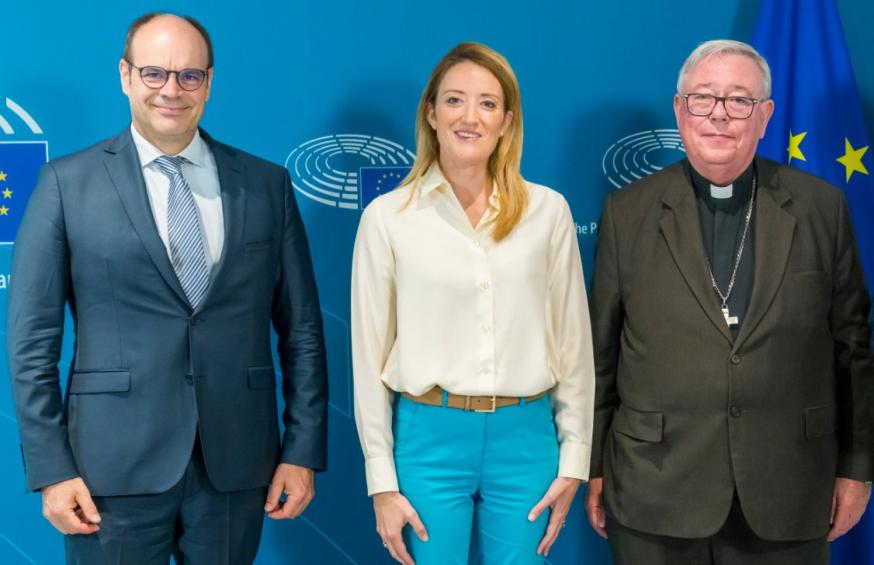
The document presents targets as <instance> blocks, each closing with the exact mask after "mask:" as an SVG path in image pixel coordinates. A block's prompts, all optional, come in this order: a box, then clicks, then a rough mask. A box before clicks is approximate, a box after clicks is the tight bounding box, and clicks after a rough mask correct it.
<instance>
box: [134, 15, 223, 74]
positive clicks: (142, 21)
mask: <svg viewBox="0 0 874 565" xmlns="http://www.w3.org/2000/svg"><path fill="white" fill-rule="evenodd" d="M175 15H176V14H171V13H169V12H149V13H148V14H143V15H142V16H140V17H138V18H137V19H135V20H134V21H133V22H131V24H130V27H128V28H127V35H126V36H125V38H124V52H123V53H122V54H121V57H122V59H124V60H125V61H128V62H130V57H131V54H130V47H131V43H132V42H133V39H134V35H136V33H137V31H139V29H140V28H141V27H143V26H144V25H146V24H147V23H149V22H150V21H152V20H153V19H155V18H157V17H158V16H175ZM178 17H180V18H182V19H183V20H185V21H186V22H188V23H189V24H191V26H192V27H194V29H196V30H197V31H198V33H200V35H201V37H203V40H204V41H205V42H206V54H207V64H206V68H207V69H211V68H212V63H213V60H212V40H210V38H209V33H207V31H206V28H205V27H203V24H201V23H200V22H199V21H197V20H196V19H195V18H193V17H191V16H178Z"/></svg>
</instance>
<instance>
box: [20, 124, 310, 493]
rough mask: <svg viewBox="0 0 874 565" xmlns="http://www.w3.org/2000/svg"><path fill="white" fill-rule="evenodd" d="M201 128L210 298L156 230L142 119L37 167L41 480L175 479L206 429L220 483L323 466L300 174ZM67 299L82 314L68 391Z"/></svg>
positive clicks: (151, 486)
mask: <svg viewBox="0 0 874 565" xmlns="http://www.w3.org/2000/svg"><path fill="white" fill-rule="evenodd" d="M202 135H203V137H204V139H205V140H206V141H207V143H208V144H209V146H210V148H211V149H212V152H213V155H214V157H215V162H216V165H217V168H218V176H219V182H220V184H221V195H222V208H223V211H224V224H225V241H224V247H223V251H222V255H221V258H220V260H219V262H218V264H217V265H216V268H215V270H214V271H213V274H212V277H211V280H210V286H209V290H208V292H207V294H206V296H205V297H204V299H203V300H202V302H201V305H200V306H199V307H198V308H197V309H196V310H192V308H191V306H190V305H189V304H188V301H187V300H186V297H185V294H184V292H183V291H182V288H181V286H180V285H179V281H178V280H177V278H176V275H175V273H174V271H173V267H172V265H171V263H170V260H169V258H168V256H167V251H166V248H165V247H164V245H163V243H162V241H161V239H160V237H159V235H158V231H157V228H156V227H155V223H154V220H153V214H152V211H151V207H150V205H149V200H148V195H147V192H146V186H145V182H144V180H143V175H142V170H141V167H140V163H139V157H138V155H137V152H136V148H135V145H134V143H133V139H132V138H131V135H130V131H129V129H126V130H125V131H124V133H122V134H121V135H119V136H117V137H115V138H112V139H109V140H106V141H103V142H101V143H98V144H97V145H95V146H93V147H90V148H88V149H85V150H84V151H81V152H79V153H76V154H74V155H70V156H67V157H63V158H60V159H57V160H54V161H51V162H50V163H48V164H47V165H45V166H44V167H43V169H42V171H41V173H40V177H39V181H38V183H37V186H36V188H35V190H34V192H33V195H32V197H31V199H30V204H29V205H28V209H27V212H26V213H25V216H24V219H23V221H22V224H21V227H20V229H19V232H18V237H17V240H16V244H15V254H14V259H13V267H12V272H13V275H14V276H13V281H14V282H13V283H12V284H11V287H10V293H9V307H8V344H7V345H8V356H9V364H10V374H11V378H12V389H13V394H14V398H15V405H16V411H17V414H18V422H19V429H20V433H21V447H22V452H23V455H24V462H25V469H26V473H27V486H28V488H30V489H39V488H41V487H44V486H47V485H50V484H53V483H56V482H58V481H62V480H65V479H69V478H72V477H76V476H82V477H83V478H84V480H85V482H86V484H87V485H88V486H89V488H90V489H91V491H92V494H95V495H98V496H110V495H126V494H145V493H156V492H162V491H164V490H167V489H168V488H170V487H172V486H173V485H174V484H175V483H176V482H177V481H178V480H179V479H180V477H181V476H182V473H183V472H184V470H185V467H186V465H187V464H188V462H189V460H190V458H191V453H192V447H193V445H194V440H195V434H197V433H199V435H200V441H201V444H202V448H203V455H204V460H205V463H206V470H207V473H208V475H209V478H210V480H211V481H212V483H213V484H214V485H215V487H216V488H218V489H219V490H222V491H231V490H239V489H247V488H255V487H259V486H264V485H266V484H268V483H269V482H270V479H271V477H272V474H273V471H274V470H275V467H276V465H277V464H278V463H280V462H285V463H293V464H297V465H302V466H306V467H312V468H314V469H323V468H324V467H325V463H326V448H325V443H326V416H327V415H326V407H327V382H326V363H325V352H324V340H323V337H322V325H321V313H320V309H319V300H318V294H317V291H316V285H315V282H314V278H313V272H312V264H311V261H310V255H309V249H308V246H307V241H306V236H305V233H304V228H303V224H302V222H301V219H300V215H299V212H298V209H297V205H296V202H295V199H294V195H293V192H292V189H291V183H290V180H289V177H288V173H287V172H286V171H285V169H283V168H282V167H279V166H277V165H274V164H271V163H268V162H266V161H264V160H261V159H259V158H257V157H254V156H252V155H249V154H246V153H244V152H242V151H239V150H237V149H234V148H232V147H229V146H227V145H224V144H222V143H218V142H216V141H214V140H213V139H211V138H210V137H209V136H208V135H206V134H205V133H203V132H202ZM65 306H69V308H70V312H71V314H72V317H73V321H74V328H75V346H74V347H75V353H74V357H73V362H72V364H71V366H70V370H69V373H68V375H67V387H66V396H64V395H63V394H62V389H61V386H60V378H59V371H58V359H59V356H60V349H61V337H62V333H63V326H64V310H65ZM271 322H272V325H273V327H274V328H275V330H276V333H277V335H278V337H279V341H278V351H279V360H280V369H281V373H282V388H281V392H282V395H283V399H284V408H283V411H282V416H283V421H284V423H285V433H284V436H283V437H282V438H281V439H280V437H279V426H278V422H277V403H276V394H277V393H276V377H275V372H274V367H273V358H272V355H271V347H270V326H271Z"/></svg>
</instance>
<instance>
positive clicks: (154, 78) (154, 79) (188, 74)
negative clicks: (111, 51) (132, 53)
mask: <svg viewBox="0 0 874 565" xmlns="http://www.w3.org/2000/svg"><path fill="white" fill-rule="evenodd" d="M125 61H126V62H127V64H128V65H130V67H131V68H132V69H136V70H137V72H139V74H140V79H142V81H143V84H145V85H146V86H148V87H149V88H154V89H158V88H163V86H164V85H165V84H167V81H168V80H170V75H174V74H175V75H176V84H178V85H179V88H181V89H182V90H188V91H191V90H197V89H198V88H200V86H201V85H202V84H203V81H205V80H206V75H207V71H205V70H203V69H182V70H181V71H169V70H167V69H165V68H162V67H151V66H149V67H138V66H136V65H134V64H133V63H131V62H130V61H127V60H125Z"/></svg>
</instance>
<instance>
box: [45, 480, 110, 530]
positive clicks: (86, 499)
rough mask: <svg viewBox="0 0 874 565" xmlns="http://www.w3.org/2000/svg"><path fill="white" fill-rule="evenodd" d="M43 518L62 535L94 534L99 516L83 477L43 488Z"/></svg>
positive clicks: (97, 528) (97, 527)
mask: <svg viewBox="0 0 874 565" xmlns="http://www.w3.org/2000/svg"><path fill="white" fill-rule="evenodd" d="M42 515H43V516H45V518H46V520H48V521H49V522H51V523H52V526H54V527H55V528H57V529H58V531H60V532H61V533H62V534H73V535H76V534H93V533H94V532H96V531H98V530H99V529H100V526H98V524H99V523H100V514H99V513H98V512H97V507H96V506H95V505H94V501H93V500H91V493H90V492H89V491H88V487H87V486H85V481H83V480H82V478H81V477H76V478H75V479H69V480H66V481H61V482H59V483H55V484H53V485H49V486H47V487H44V488H43V489H42Z"/></svg>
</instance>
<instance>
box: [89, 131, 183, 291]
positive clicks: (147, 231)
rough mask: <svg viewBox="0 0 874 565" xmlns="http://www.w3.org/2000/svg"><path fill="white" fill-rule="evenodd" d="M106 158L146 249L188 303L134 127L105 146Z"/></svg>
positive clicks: (110, 176) (163, 275) (114, 183)
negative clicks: (151, 197)
mask: <svg viewBox="0 0 874 565" xmlns="http://www.w3.org/2000/svg"><path fill="white" fill-rule="evenodd" d="M105 151H106V158H105V159H104V163H105V165H106V170H107V172H108V173H109V178H110V179H111V180H112V184H113V185H114V186H115V190H116V192H118V197H119V199H120V200H121V204H122V206H123V207H124V210H125V213H126V214H127V216H128V219H129V220H130V222H131V224H132V225H133V227H134V231H136V233H137V235H138V236H139V238H140V240H141V241H142V242H143V246H144V247H145V248H146V252H147V253H148V254H149V257H151V259H152V262H153V263H154V264H155V268H156V269H157V270H158V272H159V273H160V274H161V277H162V278H163V279H164V281H165V282H166V283H167V286H169V287H170V288H171V289H172V290H173V292H175V293H176V295H177V296H178V297H179V299H180V300H181V301H182V303H183V304H185V305H186V306H188V299H187V298H186V297H185V292H184V291H183V290H182V286H181V285H180V284H179V279H177V278H176V272H175V271H174V270H173V265H172V264H171V263H170V258H169V257H167V248H166V247H164V243H163V242H162V241H161V236H159V235H158V228H157V227H156V226H155V218H154V214H152V206H151V204H149V195H148V193H147V192H146V182H145V180H144V179H143V171H142V167H141V166H140V158H139V156H138V155H137V150H136V146H135V145H134V142H133V138H132V137H131V134H130V130H129V129H126V130H125V131H124V132H123V133H122V134H121V135H119V136H118V137H116V138H115V139H114V140H112V142H111V143H110V144H109V146H108V147H107V148H106V149H105Z"/></svg>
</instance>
